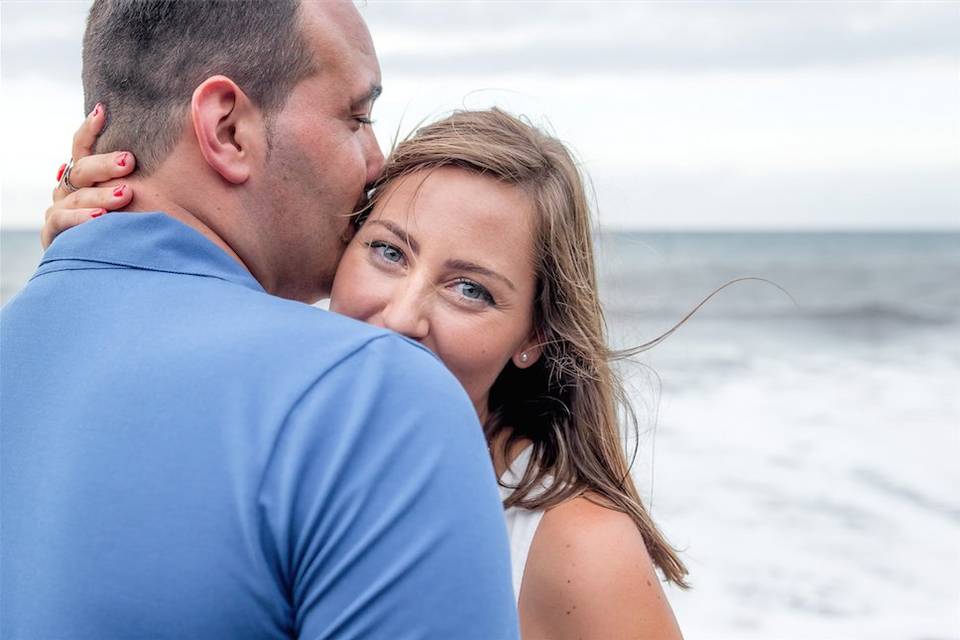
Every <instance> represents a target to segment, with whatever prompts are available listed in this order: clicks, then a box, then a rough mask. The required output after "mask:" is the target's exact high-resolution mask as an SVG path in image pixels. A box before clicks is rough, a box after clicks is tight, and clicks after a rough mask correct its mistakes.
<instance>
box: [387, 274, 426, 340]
mask: <svg viewBox="0 0 960 640" xmlns="http://www.w3.org/2000/svg"><path fill="white" fill-rule="evenodd" d="M428 305H429V300H428V295H425V294H423V293H421V292H420V291H419V290H418V288H417V287H416V286H414V285H413V284H406V285H400V286H398V287H397V289H396V290H395V291H394V293H393V295H392V296H391V298H390V300H389V301H388V302H387V305H386V307H384V309H383V313H382V314H381V317H382V318H383V325H384V327H386V328H387V329H390V330H392V331H396V332H397V333H399V334H401V335H404V336H406V337H408V338H410V339H412V340H423V339H424V338H426V337H427V335H428V334H429V333H430V322H429V320H428V318H427V307H428Z"/></svg>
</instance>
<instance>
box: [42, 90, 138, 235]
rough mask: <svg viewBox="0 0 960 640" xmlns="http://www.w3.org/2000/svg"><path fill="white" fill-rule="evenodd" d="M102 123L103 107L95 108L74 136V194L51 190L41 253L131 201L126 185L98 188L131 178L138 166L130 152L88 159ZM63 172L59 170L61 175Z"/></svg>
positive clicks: (71, 174) (61, 189)
mask: <svg viewBox="0 0 960 640" xmlns="http://www.w3.org/2000/svg"><path fill="white" fill-rule="evenodd" d="M105 123H106V117H105V114H104V110H103V106H102V105H99V104H98V105H97V106H96V108H95V109H94V110H93V111H92V112H91V113H90V115H89V116H87V118H86V119H85V120H84V121H83V124H81V125H80V128H79V129H78V130H77V133H76V134H75V135H74V136H73V151H72V158H73V168H72V169H71V170H70V183H71V184H72V185H73V186H75V187H77V190H76V191H74V192H72V193H71V192H70V190H69V189H67V187H65V186H63V185H57V188H56V189H54V190H53V204H52V205H51V206H50V208H49V209H47V212H46V214H45V216H44V224H43V229H42V230H41V231H40V244H41V245H43V248H44V249H46V248H47V247H49V246H50V243H51V242H53V239H54V238H56V237H57V236H58V235H60V234H61V233H62V232H64V231H66V230H67V229H70V228H71V227H75V226H77V225H78V224H81V223H83V222H87V221H88V220H92V219H94V218H98V217H100V216H101V215H103V214H104V213H106V212H107V211H116V210H118V209H121V208H123V207H125V206H126V205H128V204H130V201H131V200H133V189H131V188H130V186H129V185H125V184H120V185H113V186H108V187H100V186H97V185H99V184H101V183H104V182H108V181H110V180H116V179H117V178H122V177H123V176H126V175H128V174H130V172H132V171H133V169H134V168H135V167H136V163H137V161H136V158H134V156H133V154H132V153H130V152H129V151H117V152H114V153H101V154H98V155H90V154H91V153H92V151H93V145H94V143H95V142H96V141H97V136H98V135H100V132H101V131H102V130H103V125H104V124H105ZM63 170H64V167H61V168H60V172H61V173H62V172H63ZM57 179H58V180H59V179H60V174H58V175H57Z"/></svg>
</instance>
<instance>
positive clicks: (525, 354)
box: [510, 334, 543, 369]
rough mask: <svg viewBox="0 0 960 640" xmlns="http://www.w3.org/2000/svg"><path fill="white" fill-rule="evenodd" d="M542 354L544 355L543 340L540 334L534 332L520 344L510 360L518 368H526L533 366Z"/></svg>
mask: <svg viewBox="0 0 960 640" xmlns="http://www.w3.org/2000/svg"><path fill="white" fill-rule="evenodd" d="M541 355H543V340H542V339H541V337H540V336H539V335H537V334H534V335H532V336H530V338H528V339H527V341H526V342H524V343H523V344H522V345H520V348H519V349H517V350H516V351H515V352H514V354H513V357H512V358H511V359H510V360H511V361H512V362H513V366H515V367H516V368H518V369H526V368H527V367H532V366H533V365H534V364H535V363H536V362H537V360H539V359H540V356H541Z"/></svg>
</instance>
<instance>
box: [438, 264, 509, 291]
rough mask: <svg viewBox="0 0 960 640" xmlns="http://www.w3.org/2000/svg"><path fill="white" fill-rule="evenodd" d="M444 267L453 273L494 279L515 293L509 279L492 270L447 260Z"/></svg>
mask: <svg viewBox="0 0 960 640" xmlns="http://www.w3.org/2000/svg"><path fill="white" fill-rule="evenodd" d="M445 264H446V266H447V268H448V269H452V270H454V271H468V272H470V273H477V274H480V275H482V276H487V277H488V278H494V279H495V280H499V281H500V282H503V283H504V284H506V285H507V286H508V287H510V289H511V290H512V291H516V290H517V288H516V287H515V286H513V283H512V282H510V279H509V278H507V277H506V276H502V275H500V274H499V273H497V272H496V271H493V270H492V269H487V268H486V267H481V266H480V265H478V264H477V263H475V262H469V261H467V260H447V261H446V263H445Z"/></svg>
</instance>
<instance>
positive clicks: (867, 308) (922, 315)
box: [606, 302, 960, 327]
mask: <svg viewBox="0 0 960 640" xmlns="http://www.w3.org/2000/svg"><path fill="white" fill-rule="evenodd" d="M606 311H607V314H608V316H610V317H611V318H617V319H620V320H622V319H626V318H630V319H634V320H644V319H645V320H656V321H658V322H661V321H666V322H669V321H671V320H672V321H675V322H676V321H679V320H680V319H681V318H683V316H685V315H686V313H687V312H688V311H689V309H680V308H669V309H667V308H659V309H657V308H650V307H644V306H643V305H642V304H638V303H637V304H608V305H606ZM711 320H750V321H791V320H792V321H797V320H799V321H810V322H815V323H818V324H834V325H844V326H849V325H857V326H877V325H883V326H902V327H916V326H925V327H947V326H950V325H954V324H957V323H958V321H960V316H958V314H957V313H955V312H950V311H948V310H946V309H939V310H933V309H929V308H927V309H917V308H913V307H908V306H903V305H898V304H890V303H886V302H866V303H863V304H855V305H850V306H803V305H801V306H800V307H789V308H784V307H777V308H770V307H766V308H765V307H763V306H759V305H758V306H751V307H749V308H743V307H736V308H730V306H726V307H724V306H720V305H717V306H716V307H714V308H708V307H704V308H703V309H701V310H700V311H699V312H697V314H695V315H694V316H692V317H691V318H690V320H689V322H692V323H697V322H701V321H707V322H709V321H711Z"/></svg>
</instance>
